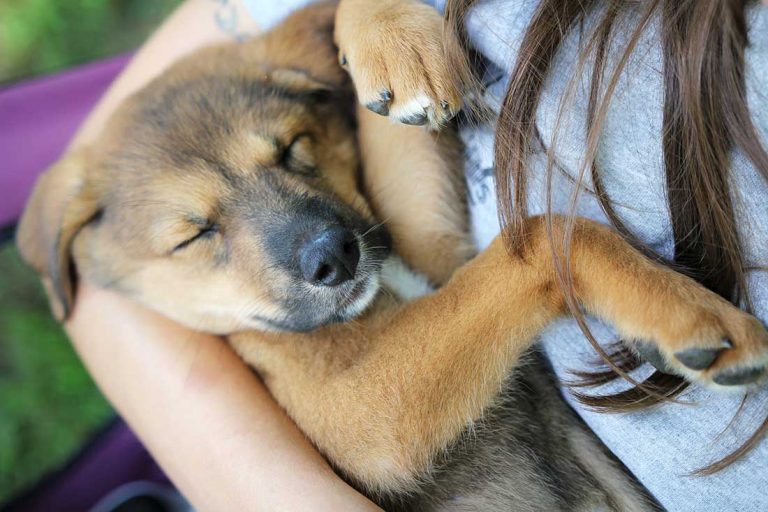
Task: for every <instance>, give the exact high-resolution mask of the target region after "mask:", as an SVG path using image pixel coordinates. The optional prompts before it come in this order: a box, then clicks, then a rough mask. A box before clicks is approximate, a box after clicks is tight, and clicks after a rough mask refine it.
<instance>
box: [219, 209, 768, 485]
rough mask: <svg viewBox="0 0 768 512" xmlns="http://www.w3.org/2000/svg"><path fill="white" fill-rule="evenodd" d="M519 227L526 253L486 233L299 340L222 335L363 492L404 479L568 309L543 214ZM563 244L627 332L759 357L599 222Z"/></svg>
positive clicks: (710, 298)
mask: <svg viewBox="0 0 768 512" xmlns="http://www.w3.org/2000/svg"><path fill="white" fill-rule="evenodd" d="M561 224H562V223H561V222H560V221H558V226H556V230H557V232H558V233H559V232H561V226H560V225H561ZM528 230H529V236H530V238H529V241H528V247H529V249H528V252H527V253H526V256H525V258H524V259H515V258H511V257H510V256H509V255H508V254H507V252H506V251H505V249H504V247H503V244H502V243H501V240H496V241H495V242H494V243H493V244H492V245H491V247H489V248H488V249H487V250H486V251H484V252H483V253H481V254H480V255H479V256H478V257H477V258H475V259H474V260H472V261H471V262H469V263H468V264H467V265H465V266H464V267H462V268H461V269H460V270H459V271H458V272H457V274H456V275H455V276H454V278H453V279H452V280H450V281H449V282H448V283H447V284H446V285H445V286H444V287H443V288H441V289H440V290H439V291H438V292H437V293H435V294H434V295H431V296H428V297H425V298H422V299H420V300H417V301H414V302H411V303H409V304H408V305H406V306H404V307H402V308H397V307H395V308H392V309H389V310H388V311H387V312H386V313H385V312H382V311H377V314H375V315H370V316H368V317H366V318H364V319H361V320H359V321H358V322H354V323H352V324H342V325H338V326H332V327H329V328H326V329H323V330H320V331H318V332H315V333H311V334H309V335H307V336H302V337H298V338H297V337H295V336H293V335H290V334H279V335H274V336H268V337H265V336H264V335H262V334H253V333H244V334H242V335H236V336H233V337H231V338H230V340H231V342H232V344H233V346H234V347H235V348H236V349H237V350H238V352H239V353H240V354H241V355H242V356H243V357H244V358H245V359H246V360H247V361H249V362H250V363H251V364H253V365H254V366H255V367H256V368H258V369H259V371H260V372H261V373H262V375H264V376H265V382H266V383H267V385H268V386H269V388H270V390H271V391H272V393H273V394H274V395H275V397H276V398H277V399H278V401H279V402H280V403H281V404H283V406H284V407H286V409H287V410H288V412H289V414H290V415H291V417H292V418H294V420H296V422H297V423H298V424H299V426H300V427H301V428H302V430H304V431H305V432H306V433H307V434H308V435H309V437H310V438H311V439H312V440H313V441H314V442H315V443H317V445H318V446H319V447H320V449H321V450H322V451H323V453H325V454H326V455H327V456H329V457H330V458H331V460H333V461H334V462H335V463H336V464H337V465H339V466H340V467H341V468H342V469H344V470H345V471H347V472H349V473H350V474H352V475H355V476H356V477H357V478H360V479H361V480H362V481H363V482H365V483H366V484H367V485H368V486H370V487H372V488H374V489H391V488H402V487H408V486H409V485H412V484H413V483H414V481H415V478H416V477H417V476H418V475H419V474H420V473H421V472H422V471H424V470H425V469H427V468H428V466H429V464H430V461H431V459H432V458H433V457H434V455H435V454H436V453H437V452H438V451H439V450H440V449H441V448H442V447H444V446H446V445H447V444H448V443H449V442H450V441H451V440H452V439H455V438H456V437H457V436H458V435H459V433H460V432H462V431H463V430H464V429H465V428H466V427H467V426H468V425H469V424H471V423H472V422H473V421H474V420H476V419H477V418H478V417H479V416H480V415H481V414H482V411H483V409H484V408H485V407H486V406H487V405H488V404H489V403H491V402H492V400H493V398H494V397H495V396H496V394H497V393H498V392H499V390H500V388H501V385H502V383H503V381H504V379H505V377H506V376H507V375H508V374H509V372H510V371H511V370H512V368H513V367H514V365H515V362H516V361H517V359H518V357H519V356H520V355H521V354H522V353H523V352H525V351H526V350H527V349H528V348H529V347H530V345H531V343H532V342H533V341H534V338H535V335H536V334H537V333H538V332H539V331H540V330H541V329H542V328H543V327H544V326H546V325H547V324H548V323H549V322H551V321H552V320H553V319H555V318H556V317H558V316H560V315H563V314H564V313H565V307H564V304H563V299H562V296H561V294H560V291H559V288H558V286H557V285H556V284H555V274H554V271H553V263H552V257H551V251H550V250H549V242H548V240H547V236H546V230H545V229H544V223H543V220H542V219H541V218H535V219H532V220H531V221H529V225H528ZM574 242H575V243H574V248H573V255H572V258H573V272H574V275H575V277H576V280H577V283H578V284H577V292H578V295H579V297H580V299H581V301H582V304H583V305H584V307H585V308H587V310H588V311H590V312H591V313H593V314H596V315H599V316H600V317H601V318H603V319H605V320H608V321H610V322H611V323H613V324H614V325H615V326H616V327H617V328H618V329H619V331H620V332H621V333H622V334H623V335H624V336H625V337H626V339H647V340H654V341H655V342H656V343H657V344H658V346H659V347H660V348H661V350H662V351H663V353H664V354H665V355H667V356H668V357H669V358H670V359H673V357H672V354H673V353H674V352H676V351H678V350H680V349H683V348H686V347H690V346H699V345H703V346H717V343H719V341H720V340H721V339H722V338H723V337H729V336H733V337H732V338H731V339H738V340H740V342H739V349H738V350H736V351H734V352H731V353H729V354H728V357H727V358H723V361H722V363H723V364H726V365H730V364H734V363H736V361H741V362H744V363H746V362H748V361H751V360H753V359H755V358H761V357H764V354H765V350H766V343H768V335H766V332H765V330H764V329H763V328H762V326H761V325H760V323H759V322H758V321H757V320H756V319H754V318H753V317H751V316H749V315H747V314H746V313H743V312H741V311H740V310H738V309H736V308H734V307H733V306H732V305H730V304H729V303H727V302H726V301H724V300H722V299H720V298H719V297H717V296H716V295H715V294H713V293H711V292H709V291H707V290H705V289H704V288H702V287H701V286H699V285H698V284H696V283H694V282H693V281H691V280H689V279H687V278H685V277H683V276H681V275H679V274H676V273H674V272H672V271H670V270H668V269H665V268H662V267H660V266H657V265H654V264H652V263H650V262H649V261H647V260H646V259H645V258H644V257H643V256H641V255H640V254H639V253H637V252H636V251H634V250H633V249H631V248H630V247H629V246H628V245H627V244H626V242H624V241H623V240H621V239H620V237H619V236H618V235H616V234H615V233H612V232H611V231H609V230H608V229H607V228H605V227H602V226H599V225H597V224H595V223H591V222H588V221H581V222H579V224H578V227H577V231H576V236H575V238H574ZM307 338H311V341H310V342H309V343H308V342H307V341H308V340H307ZM720 363H721V362H720V361H718V363H717V364H716V365H715V367H713V368H712V369H710V370H708V371H706V372H704V373H703V374H702V376H701V379H702V380H707V378H708V376H709V375H711V374H712V373H714V372H716V371H718V369H719V368H721V366H720ZM318 411H322V414H317V412H318Z"/></svg>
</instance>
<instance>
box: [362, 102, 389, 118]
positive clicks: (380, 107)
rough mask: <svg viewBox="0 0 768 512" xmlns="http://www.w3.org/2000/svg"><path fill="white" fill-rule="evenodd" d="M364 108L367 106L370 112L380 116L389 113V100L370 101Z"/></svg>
mask: <svg viewBox="0 0 768 512" xmlns="http://www.w3.org/2000/svg"><path fill="white" fill-rule="evenodd" d="M365 108H367V109H368V110H370V111H371V112H376V113H377V114H379V115H380V116H387V115H389V101H385V100H378V101H372V102H370V103H368V104H367V105H366V106H365Z"/></svg>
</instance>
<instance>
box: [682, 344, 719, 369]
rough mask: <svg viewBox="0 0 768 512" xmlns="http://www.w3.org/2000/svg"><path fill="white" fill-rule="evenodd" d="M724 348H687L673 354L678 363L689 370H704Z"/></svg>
mask: <svg viewBox="0 0 768 512" xmlns="http://www.w3.org/2000/svg"><path fill="white" fill-rule="evenodd" d="M723 350H725V348H689V349H687V350H681V351H680V352H677V353H676V354H675V358H677V360H678V361H680V363H682V364H683V365H684V366H687V367H688V368H690V369H691V370H706V369H707V368H709V367H710V366H712V363H714V362H715V359H717V356H718V355H719V354H720V352H721V351H723Z"/></svg>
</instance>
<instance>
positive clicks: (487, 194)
mask: <svg viewBox="0 0 768 512" xmlns="http://www.w3.org/2000/svg"><path fill="white" fill-rule="evenodd" d="M246 3H247V4H248V5H249V6H250V10H251V11H252V12H251V13H252V15H253V17H254V18H255V19H256V20H257V21H259V22H260V23H262V24H264V22H265V21H267V22H268V23H269V24H271V23H273V22H275V21H277V20H279V19H280V18H281V17H282V16H283V15H284V14H285V13H286V12H287V10H289V9H290V8H293V7H296V6H299V5H302V4H304V3H307V0H282V1H280V0H271V1H270V0H249V1H247V2H246ZM537 4H538V0H516V1H511V0H506V1H505V0H484V1H481V2H480V4H479V5H478V6H477V7H476V8H475V9H474V10H473V12H472V13H471V14H470V16H469V19H468V28H469V33H470V37H471V39H472V42H473V44H474V45H475V46H476V47H477V49H479V50H480V51H481V53H482V54H483V55H484V56H485V57H486V58H487V59H488V60H489V61H490V62H491V63H493V64H494V65H495V67H496V68H497V70H496V71H495V72H494V71H491V72H489V73H490V74H489V76H488V77H486V78H487V79H488V80H487V81H488V83H490V86H489V88H488V93H487V100H488V102H489V103H490V104H491V105H493V106H496V108H498V105H499V102H500V100H501V98H503V95H504V90H505V86H506V83H507V78H508V77H507V73H506V72H505V70H509V69H510V68H511V66H512V64H513V63H514V61H515V58H516V54H517V51H518V48H519V45H520V42H521V40H522V36H523V34H524V31H525V29H526V27H527V26H528V23H529V22H530V20H531V17H532V15H533V12H534V11H535V9H536V6H537ZM438 7H440V5H438ZM748 23H749V36H750V41H751V46H750V47H749V48H748V49H747V52H746V63H747V68H746V80H747V93H748V102H749V107H750V112H751V114H752V118H753V121H754V123H755V125H756V128H757V131H758V133H759V135H760V137H761V138H762V143H763V145H764V146H765V147H768V8H766V7H762V6H755V7H752V8H750V11H749V13H748ZM588 27H589V23H587V28H588ZM579 40H580V34H579V31H574V32H572V33H571V34H570V35H569V36H568V37H567V38H566V40H565V41H564V43H563V45H562V47H561V49H560V50H559V53H558V54H557V56H556V59H555V61H554V64H553V67H552V71H551V72H550V75H549V76H548V78H547V81H546V84H545V87H544V91H543V95H542V99H541V105H540V107H539V110H538V112H537V115H536V124H537V128H538V130H539V132H540V133H541V135H542V139H543V141H544V143H545V144H546V145H547V146H548V147H555V148H556V153H557V159H558V164H559V166H560V167H562V169H563V171H564V172H562V173H559V172H555V173H554V176H555V179H554V181H553V187H552V188H553V190H552V194H553V205H554V208H555V211H559V212H563V213H567V212H568V211H569V209H570V198H571V194H572V192H573V187H574V185H573V182H574V179H573V178H574V177H576V173H578V171H579V169H580V163H581V159H582V158H583V150H584V148H585V147H586V142H585V129H584V125H585V114H586V106H587V94H588V90H589V89H588V87H587V85H588V83H589V81H588V77H586V76H585V78H584V80H583V81H582V82H583V83H582V86H580V87H578V88H577V90H576V91H575V95H574V97H573V99H572V101H570V102H569V103H568V104H567V105H565V106H564V119H563V122H562V123H561V126H560V128H559V132H558V133H555V124H556V120H557V117H558V114H559V112H560V110H561V105H560V103H561V99H562V98H563V96H564V93H565V90H566V87H567V84H568V82H569V78H570V77H571V76H572V72H573V70H574V66H575V63H576V62H577V60H578V59H577V55H578V52H579ZM623 43H625V41H623V40H622V39H621V36H619V38H618V40H617V41H616V43H615V46H614V48H613V50H614V51H613V52H609V55H613V57H615V56H616V53H617V51H620V50H621V48H623ZM609 69H610V67H609ZM494 73H495V74H494ZM662 105H663V84H662V55H661V46H660V41H659V35H658V33H657V32H656V30H655V25H654V24H652V25H651V27H650V28H649V29H648V30H646V32H645V33H644V34H643V36H642V38H641V40H640V43H639V44H638V46H637V48H636V50H635V51H634V52H633V55H632V57H631V58H630V60H629V62H628V65H627V67H626V69H625V71H624V73H623V75H622V77H621V79H620V82H619V85H618V88H617V90H616V93H615V96H614V98H613V100H612V102H611V106H610V109H609V111H608V115H607V119H606V123H605V128H604V132H603V135H602V137H601V140H600V147H599V150H598V153H597V160H598V164H599V166H600V169H601V173H602V174H601V177H602V180H603V185H604V188H605V190H606V192H607V194H608V197H609V198H610V199H611V201H612V204H613V206H614V208H615V210H616V212H617V213H618V215H619V217H620V218H621V219H622V220H623V222H624V224H625V225H626V226H627V227H628V228H629V229H630V230H631V231H632V232H633V233H634V234H635V235H636V236H637V237H638V238H639V239H640V240H641V241H643V242H644V243H646V244H647V245H648V246H650V247H651V248H653V249H654V250H656V251H658V252H659V253H661V254H662V255H664V256H666V257H671V256H672V254H673V248H674V239H673V235H672V228H671V221H670V214H669V210H668V206H667V201H666V183H665V173H664V166H663V157H662V144H661V133H662V132H661V130H662ZM493 129H494V127H493V126H481V127H465V128H464V129H463V130H462V138H463V139H464V142H465V144H466V176H467V183H468V186H469V202H470V206H471V208H470V212H471V217H472V229H473V234H474V237H475V241H476V243H477V245H478V247H480V248H483V247H485V246H487V245H488V244H489V243H490V241H491V240H492V239H493V237H495V236H496V235H497V234H498V232H499V225H498V221H497V216H496V202H495V192H494V180H493ZM552 144H554V146H552ZM530 165H531V168H532V170H533V172H532V177H531V179H530V184H529V190H528V197H529V203H528V207H529V211H530V213H532V214H537V213H544V212H545V210H546V189H545V185H544V176H543V174H544V170H545V168H546V160H545V157H544V156H543V155H541V154H537V155H534V156H532V157H531V160H530ZM731 171H732V172H731V179H732V183H733V187H732V188H733V195H734V198H733V199H734V203H735V205H736V213H737V219H738V225H739V229H740V230H741V233H740V234H741V239H742V240H743V241H744V243H745V251H746V258H747V263H748V264H749V265H750V266H763V267H766V266H768V184H766V182H765V180H763V179H762V178H761V177H760V176H759V174H758V173H757V171H756V169H754V167H753V166H752V165H751V163H750V162H749V161H748V160H747V159H746V158H745V157H744V155H743V154H742V153H741V152H739V151H735V152H734V154H733V157H732V169H731ZM584 184H585V186H586V188H587V189H590V188H591V183H590V180H589V176H586V177H585V181H584ZM579 197H580V199H579V202H578V205H577V206H578V207H577V213H578V215H581V216H584V217H588V218H591V219H594V220H596V221H599V222H604V223H607V222H608V220H607V218H606V217H605V215H604V213H603V212H602V210H601V208H600V206H599V204H598V203H597V201H596V199H595V197H594V196H592V195H590V194H589V193H588V192H582V193H581V194H580V196H579ZM748 279H749V286H750V294H751V298H752V300H753V303H754V305H755V309H756V314H757V316H758V317H760V318H761V320H762V321H763V322H764V323H768V273H767V272H766V271H757V270H756V271H752V272H750V274H749V276H748ZM589 325H590V327H591V329H592V332H593V333H594V334H595V335H596V336H597V338H598V339H599V340H601V341H605V342H612V341H614V340H615V339H616V334H615V333H614V332H613V330H612V329H611V328H610V327H609V326H606V325H604V324H601V323H600V322H598V321H597V320H596V319H590V320H589ZM541 337H542V341H543V344H544V347H545V350H546V352H547V354H548V355H549V357H550V358H551V360H552V362H553V366H554V368H555V371H556V372H557V374H558V376H559V377H560V378H561V379H562V380H563V381H568V380H572V377H571V374H570V373H569V370H572V369H586V368H588V367H589V366H588V363H589V362H590V361H593V360H594V359H595V357H596V354H595V352H594V349H592V347H591V346H590V345H589V344H588V342H587V341H586V339H585V338H584V336H583V335H582V333H581V331H580V330H579V328H578V327H577V326H576V324H575V322H573V321H572V320H567V319H565V320H561V321H558V322H556V323H555V324H554V325H552V326H551V327H549V328H548V329H547V330H546V331H545V332H544V333H543V334H542V336H541ZM648 373H649V369H648V368H641V369H640V370H639V375H637V376H638V377H641V376H643V375H645V374H648ZM622 386H624V384H622V383H613V384H610V385H608V386H607V387H606V388H605V389H598V390H597V392H606V391H615V390H617V389H619V388H620V387H622ZM564 395H565V396H566V399H567V400H568V401H569V403H571V405H572V406H573V407H574V409H575V410H576V411H577V412H578V413H579V414H580V415H581V416H582V418H583V419H584V420H585V421H586V422H587V424H589V426H590V427H591V428H592V429H593V430H594V432H595V433H596V434H597V435H598V436H599V437H600V438H601V439H602V440H603V442H604V443H605V444H606V445H607V446H608V447H609V448H610V449H611V450H612V451H613V452H614V453H615V454H616V455H617V456H618V457H619V458H620V459H621V460H622V461H623V462H624V464H625V465H626V466H627V467H628V468H629V469H630V470H631V471H632V472H633V473H634V474H635V475H636V476H637V477H638V478H639V479H640V481H641V482H642V483H643V484H644V485H645V486H646V487H647V488H648V489H649V490H650V491H651V492H652V493H653V494H654V495H655V496H656V497H657V499H658V500H659V501H660V502H661V503H662V504H663V505H664V506H665V507H666V508H668V509H669V510H672V511H676V512H677V511H697V512H698V511H709V510H712V511H731V510H733V511H765V510H768V492H766V488H768V444H767V443H765V442H763V443H761V444H760V445H759V446H758V447H757V448H756V449H755V450H753V451H752V453H751V454H750V455H749V456H748V457H747V458H746V460H743V461H741V462H739V463H737V464H735V465H733V466H731V467H730V468H728V469H726V470H724V471H722V472H720V473H717V474H716V475H714V476H710V477H694V476H690V473H691V472H692V471H694V470H696V469H697V468H700V467H702V466H704V465H706V464H708V463H709V462H712V461H714V460H716V459H717V458H719V457H721V456H722V455H725V454H726V453H728V452H729V451H730V449H732V448H734V447H736V446H737V443H739V442H740V441H742V440H743V439H744V438H745V435H747V434H751V432H752V431H753V430H752V429H754V427H755V426H756V422H757V421H759V420H761V419H762V417H761V416H760V413H764V412H765V409H766V408H765V407H759V406H758V402H762V403H763V404H765V403H767V402H768V391H764V392H761V393H759V395H758V396H756V397H755V400H752V401H750V402H748V404H747V407H746V409H747V410H746V414H744V415H743V416H742V418H743V421H741V422H739V423H738V424H737V425H736V426H735V428H731V429H726V427H727V426H728V423H729V421H730V419H731V418H732V416H733V414H734V412H735V411H736V410H737V408H738V407H739V404H740V402H741V397H740V396H723V395H714V394H711V393H710V392H708V391H707V390H704V389H700V388H697V389H693V390H691V391H689V392H687V393H686V394H685V395H684V396H683V398H684V399H685V400H686V401H688V402H691V405H677V404H667V405H663V406H661V407H658V408H655V409H652V410H646V411H642V412H636V413H632V414H598V413H595V412H592V411H590V410H588V409H586V408H584V407H583V406H582V405H580V404H579V403H578V402H576V401H575V400H573V398H572V397H571V395H570V394H569V392H568V391H567V390H566V391H564ZM724 430H725V432H724V433H722V434H721V432H723V431H724Z"/></svg>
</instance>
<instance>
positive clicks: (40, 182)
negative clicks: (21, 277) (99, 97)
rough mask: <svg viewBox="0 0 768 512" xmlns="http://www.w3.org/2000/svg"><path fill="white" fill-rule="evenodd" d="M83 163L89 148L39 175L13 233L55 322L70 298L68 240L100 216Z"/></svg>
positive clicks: (72, 280) (71, 281)
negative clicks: (42, 287)
mask: <svg viewBox="0 0 768 512" xmlns="http://www.w3.org/2000/svg"><path fill="white" fill-rule="evenodd" d="M87 165H88V152H87V150H78V151H76V152H73V153H71V154H69V155H66V156H65V157H64V158H62V159H61V160H59V161H58V162H57V163H56V164H54V165H53V166H52V167H51V168H49V169H48V170H47V171H46V172H45V173H44V174H43V175H41V176H40V177H39V178H38V179H37V183H35V188H34V190H33V191H32V196H31V197H30V199H29V201H28V202H27V206H26V208H25V209H24V213H23V215H22V217H21V222H20V223H19V227H18V232H17V235H16V243H17V245H18V247H19V252H20V253H21V256H22V258H23V259H24V260H25V261H26V262H27V263H28V264H29V265H31V266H32V267H33V268H34V269H35V270H37V271H38V272H39V273H40V274H41V276H42V279H43V284H44V285H45V288H46V291H47V292H48V298H49V300H50V302H51V309H52V310H53V314H54V316H55V317H56V318H57V319H58V320H59V321H62V320H64V319H66V318H67V316H68V315H69V313H70V310H71V307H72V301H73V298H74V291H75V279H76V277H75V275H74V269H73V268H72V261H71V258H72V255H71V247H72V241H73V240H74V238H75V236H76V235H77V233H78V232H79V231H80V229H81V228H82V227H83V226H84V225H85V224H87V223H88V222H89V221H90V220H92V219H93V218H94V217H95V216H96V215H97V214H98V212H99V207H98V201H97V200H96V198H95V196H94V194H93V193H92V191H91V189H90V188H91V187H89V186H88V183H87V179H86V169H87Z"/></svg>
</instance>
